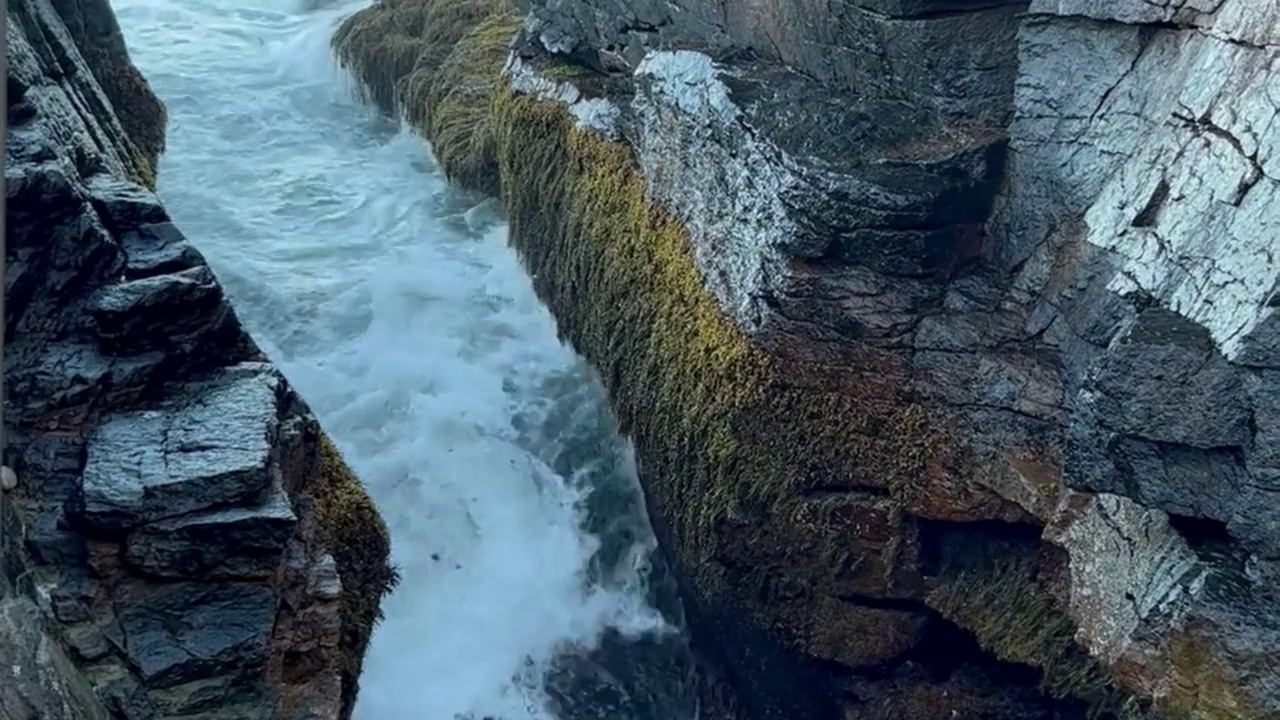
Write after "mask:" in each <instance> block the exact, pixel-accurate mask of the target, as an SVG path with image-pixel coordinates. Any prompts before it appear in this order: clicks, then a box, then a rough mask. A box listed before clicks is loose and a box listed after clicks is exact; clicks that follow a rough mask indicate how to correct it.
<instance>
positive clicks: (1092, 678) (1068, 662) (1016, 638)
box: [928, 560, 1144, 720]
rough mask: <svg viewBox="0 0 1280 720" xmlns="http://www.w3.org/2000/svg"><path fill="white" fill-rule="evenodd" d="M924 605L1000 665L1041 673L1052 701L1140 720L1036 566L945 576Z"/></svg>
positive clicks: (1022, 563)
mask: <svg viewBox="0 0 1280 720" xmlns="http://www.w3.org/2000/svg"><path fill="white" fill-rule="evenodd" d="M928 603H929V605H930V606H932V607H933V608H934V609H935V610H936V611H937V612H938V613H939V614H940V615H942V617H944V618H946V619H947V620H949V621H951V622H953V623H955V624H956V625H959V626H960V627H962V628H964V629H966V630H968V631H969V632H970V633H972V634H973V636H974V638H975V639H976V640H977V641H978V644H979V645H980V646H982V647H983V648H984V649H985V650H986V651H987V652H990V653H991V654H992V655H994V656H995V657H997V658H999V659H1000V660H1004V661H1006V662H1011V663H1018V664H1021V665H1029V666H1031V667H1034V668H1037V669H1038V670H1040V673H1041V688H1042V689H1043V690H1044V692H1045V693H1046V694H1047V695H1049V696H1050V697H1054V698H1058V699H1079V700H1083V701H1084V702H1085V703H1087V704H1088V707H1089V717H1090V718H1112V719H1114V720H1138V719H1139V718H1142V717H1144V715H1143V714H1142V712H1141V711H1140V709H1139V706H1138V703H1137V701H1136V700H1134V699H1133V698H1132V697H1131V696H1130V695H1129V694H1128V693H1126V692H1125V691H1123V690H1122V689H1120V688H1118V687H1117V686H1116V685H1115V683H1114V682H1113V680H1112V679H1111V677H1110V675H1109V674H1108V673H1107V671H1106V670H1105V669H1104V668H1103V667H1102V666H1101V665H1099V664H1098V662H1097V661H1096V660H1094V659H1093V658H1091V657H1090V656H1089V654H1088V653H1087V652H1086V651H1085V650H1084V649H1083V648H1081V647H1080V646H1079V645H1078V644H1077V643H1076V642H1075V632H1076V625H1075V623H1074V622H1073V621H1072V620H1071V618H1069V617H1068V616H1067V615H1066V613H1065V612H1063V610H1062V609H1061V608H1060V607H1059V605H1058V601H1057V600H1056V599H1055V598H1054V597H1053V596H1052V595H1051V594H1050V593H1049V591H1048V590H1047V589H1046V588H1045V587H1044V586H1043V585H1042V584H1041V583H1040V582H1039V580H1038V579H1037V571H1036V567H1035V564H1034V563H1033V562H1031V561H1026V560H1003V561H997V562H990V563H982V564H981V565H979V566H977V567H971V568H965V569H964V570H962V571H959V572H955V573H948V574H946V575H944V579H943V582H942V583H941V584H940V585H939V586H938V587H937V588H936V589H935V590H933V591H932V592H931V593H929V596H928Z"/></svg>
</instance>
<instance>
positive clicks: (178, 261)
mask: <svg viewBox="0 0 1280 720" xmlns="http://www.w3.org/2000/svg"><path fill="white" fill-rule="evenodd" d="M120 246H121V248H122V249H123V250H124V254H125V273H126V276H127V277H129V278H131V279H137V278H144V277H151V276H153V275H163V274H166V273H176V272H181V271H183V270H187V269H190V268H194V267H197V266H202V265H204V264H205V263H204V256H203V255H201V254H200V251H199V250H196V249H195V247H193V246H192V245H191V243H189V242H187V238H186V236H184V235H183V234H182V232H181V231H180V230H178V228H177V227H175V226H174V225H173V223H160V224H156V225H143V226H141V227H139V228H138V229H137V230H134V231H131V232H128V233H125V234H124V235H122V236H121V238H120Z"/></svg>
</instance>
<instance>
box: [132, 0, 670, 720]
mask: <svg viewBox="0 0 1280 720" xmlns="http://www.w3.org/2000/svg"><path fill="white" fill-rule="evenodd" d="M114 5H115V8H116V11H117V13H118V15H119V17H120V22H121V25H122V27H123V28H124V31H125V33H126V37H127V40H128V42H129V46H130V50H131V52H132V53H133V55H134V58H135V61H136V62H137V63H138V65H139V66H140V67H141V69H142V71H143V72H144V73H145V74H146V75H147V77H148V78H149V79H150V81H151V83H152V85H153V87H155V88H156V90H157V92H158V93H159V94H160V95H161V96H162V98H164V100H165V101H166V103H167V104H168V107H169V112H170V117H171V123H170V134H169V143H168V146H169V149H168V151H167V153H166V155H165V156H164V158H163V160H162V163H161V168H160V192H161V195H162V196H163V198H164V200H165V201H166V204H167V206H168V208H169V210H170V212H171V213H172V214H173V216H174V218H175V220H176V222H178V223H179V224H180V225H182V226H183V228H184V229H185V230H186V231H187V233H188V234H189V235H190V237H191V238H192V240H193V241H194V242H195V243H196V245H197V246H198V247H199V248H200V249H201V250H202V251H203V252H204V253H205V254H206V256H207V257H208V259H209V261H210V264H211V265H212V266H213V268H214V270H215V271H216V272H217V273H218V275H219V276H220V277H221V278H222V280H223V282H224V284H225V285H226V287H227V289H228V292H229V294H230V295H231V296H232V298H233V300H234V301H235V304H236V306H237V308H238V311H239V312H240V314H241V316H242V318H243V319H244V321H245V323H246V324H247V325H248V326H249V328H250V330H251V331H252V332H253V333H254V335H255V336H256V337H257V338H258V340H259V341H260V343H261V344H262V345H263V347H264V349H265V350H266V351H267V352H268V353H269V354H270V355H271V356H272V357H273V358H274V359H275V360H276V361H277V362H278V363H280V364H281V366H282V369H283V370H284V372H285V374H286V375H287V376H288V377H289V378H290V379H291V381H292V382H293V383H294V384H295V385H296V386H297V387H298V388H299V390H300V391H301V392H302V394H303V396H304V397H306V398H307V399H308V401H309V402H310V403H311V404H312V406H313V408H314V409H315V410H316V412H317V414H318V415H319V417H320V418H321V421H322V423H323V425H324V426H325V427H326V428H327V429H328V431H329V432H330V433H331V435H332V436H333V438H334V439H335V441H336V442H337V444H338V445H339V446H340V447H341V448H342V450H343V451H344V452H345V453H346V455H347V457H348V459H349V460H350V461H351V463H352V464H353V465H354V467H355V468H356V470H357V471H358V472H359V474H360V475H361V477H363V478H364V479H365V480H366V482H367V483H368V485H369V489H370V491H371V493H372V494H373V496H374V498H375V500H376V501H377V503H378V505H379V507H380V508H381V510H382V512H383V515H384V516H385V518H386V519H387V522H388V524H389V526H390V528H391V531H392V538H393V555H394V561H395V562H396V563H397V564H398V565H400V567H401V568H402V571H403V581H402V583H401V585H400V587H399V589H398V590H397V592H396V593H395V594H394V595H393V596H392V597H390V598H389V599H388V600H387V602H386V605H385V611H386V621H385V622H384V623H383V625H382V626H381V627H380V628H379V629H378V631H377V633H376V635H375V637H374V640H373V643H372V647H371V649H370V652H369V656H368V659H367V663H366V668H365V674H364V677H363V679H362V691H361V696H360V700H359V703H358V707H357V712H356V715H357V718H358V719H365V720H402V719H403V720H411V719H416V718H427V719H429V720H445V719H447V718H452V717H458V716H464V717H486V716H497V717H503V718H507V719H508V720H522V719H528V720H535V719H537V720H541V719H542V718H547V717H549V711H548V709H547V708H548V696H547V693H546V689H545V685H546V683H545V682H544V681H545V679H546V678H547V677H548V673H550V672H552V671H553V668H554V667H555V666H556V658H557V657H558V656H560V655H561V654H562V653H563V652H565V651H566V650H568V649H574V648H576V649H577V650H578V653H579V655H581V654H582V653H583V652H586V651H589V650H591V649H593V648H595V647H597V646H598V643H599V642H600V640H601V637H602V634H604V633H606V632H609V633H614V634H619V635H621V636H623V637H638V636H643V635H645V634H652V633H655V632H656V633H661V632H663V631H664V628H666V627H667V626H666V624H665V622H664V621H663V619H662V617H661V616H660V615H659V614H658V613H657V612H656V611H654V610H653V609H652V608H651V607H650V606H649V605H648V604H647V603H646V599H645V598H646V593H647V591H648V588H647V587H646V584H645V576H646V573H647V568H648V562H649V559H648V558H649V554H650V553H651V551H652V549H653V540H652V536H651V533H649V531H648V528H647V524H646V520H645V519H644V515H643V506H642V504H641V503H640V501H639V498H638V496H637V493H636V490H635V486H634V464H633V462H632V460H631V455H630V450H629V447H628V445H627V444H626V443H625V442H623V441H622V440H620V439H619V438H618V436H617V434H616V432H615V430H614V428H613V426H612V420H611V418H610V416H609V413H608V412H607V408H606V407H605V404H604V402H605V401H604V398H603V396H602V393H601V392H600V390H599V387H598V385H597V384H596V383H595V382H594V380H593V379H592V377H591V375H590V373H589V372H588V371H587V370H586V369H585V368H584V367H583V366H582V365H581V363H580V361H579V360H578V359H577V358H576V357H575V356H574V355H573V354H572V353H571V352H570V351H569V350H567V349H566V348H564V347H563V346H562V345H561V344H560V343H559V342H558V341H557V339H556V333H555V327H554V322H553V320H552V318H551V317H550V315H549V314H548V312H547V311H546V309H545V308H544V307H543V306H542V305H541V304H540V303H539V302H538V301H537V299H536V297H535V296H534V293H533V290H532V287H531V284H530V281H529V279H528V277H527V276H526V275H525V273H524V272H523V271H522V270H521V268H520V265H519V262H518V261H517V259H516V257H515V255H514V254H513V253H512V251H511V250H510V249H509V248H508V247H507V244H506V239H505V233H506V228H505V226H504V225H502V224H501V222H500V219H499V218H498V217H497V216H496V214H495V212H494V209H493V207H492V205H491V204H486V203H479V202H478V201H477V198H475V197H474V196H471V195H469V194H467V193H462V192H460V191H458V190H456V189H453V188H450V187H449V186H448V185H447V184H446V183H445V182H444V181H443V179H442V178H441V176H440V174H439V173H438V171H437V169H436V166H435V163H434V160H433V159H432V158H431V156H430V153H429V151H428V150H427V149H426V147H425V146H424V144H423V143H422V142H421V140H420V139H418V138H415V137H413V136H412V135H411V134H409V133H407V132H405V131H404V129H403V128H397V127H395V126H394V124H391V123H388V122H387V121H386V120H384V119H381V118H378V117H376V116H374V115H372V114H371V113H370V111H369V110H367V109H366V108H364V107H362V106H360V105H359V104H357V103H356V102H354V101H353V100H352V99H351V98H352V94H351V92H350V87H349V86H348V85H347V84H346V82H347V81H346V80H345V79H344V77H343V76H342V74H341V73H339V72H338V71H337V69H336V68H335V66H334V63H333V61H332V59H331V56H330V52H329V45H328V44H329V37H330V35H331V33H332V30H333V27H334V25H335V23H336V22H337V21H338V20H339V18H341V17H342V16H344V15H345V14H347V13H349V12H351V11H352V9H353V8H352V5H351V3H316V2H311V3H309V6H307V7H303V6H302V5H300V4H295V3H293V2H290V3H288V4H283V3H281V4H278V6H273V5H267V6H263V5H260V4H258V3H255V2H253V0H227V1H225V2H214V1H213V0H116V1H115V3H114ZM589 493H590V496H588V494H589ZM588 511H589V512H588ZM584 528H590V529H591V530H592V531H594V532H587V531H586V530H584Z"/></svg>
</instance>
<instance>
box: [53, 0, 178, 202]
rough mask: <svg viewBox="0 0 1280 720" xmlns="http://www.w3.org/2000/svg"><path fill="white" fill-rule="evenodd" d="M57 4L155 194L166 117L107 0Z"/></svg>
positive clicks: (137, 169) (57, 0)
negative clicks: (133, 59) (135, 61)
mask: <svg viewBox="0 0 1280 720" xmlns="http://www.w3.org/2000/svg"><path fill="white" fill-rule="evenodd" d="M53 6H54V8H55V9H56V10H57V12H58V15H59V16H61V17H62V21H63V23H64V24H65V25H66V26H67V30H68V31H70V33H71V37H72V39H73V40H74V41H75V44H76V47H77V48H78V49H79V50H80V55H81V56H83V57H84V61H85V64H87V65H88V66H89V69H90V70H91V71H92V72H93V75H94V77H95V78H96V79H97V80H98V84H99V85H100V86H101V87H102V91H103V93H105V94H106V96H107V99H108V100H109V101H110V102H111V107H112V109H113V110H114V111H115V114H116V117H117V118H118V119H119V120H120V124H121V126H123V127H124V131H125V133H126V134H127V135H128V136H129V137H128V138H127V140H128V145H129V146H130V149H131V152H130V155H131V156H132V157H131V158H130V160H131V161H132V165H133V168H132V169H133V177H134V179H135V180H137V181H138V182H140V183H142V184H143V185H146V186H147V187H149V188H151V189H153V190H154V189H155V186H156V165H157V163H158V162H159V160H160V154H161V153H162V152H164V146H165V131H166V129H167V125H168V113H167V112H166V110H165V107H164V103H162V102H161V101H160V98H158V97H156V94H155V93H154V92H153V91H152V90H151V85H150V84H149V83H148V82H147V80H146V78H144V77H143V76H142V73H141V72H139V70H138V68H137V67H136V66H135V65H134V64H133V61H132V60H131V59H130V58H129V51H128V48H126V46H125V42H124V35H123V33H121V32H120V25H119V23H118V22H117V21H116V16H115V12H114V11H113V10H112V9H111V4H110V3H109V2H108V0H54V2H53Z"/></svg>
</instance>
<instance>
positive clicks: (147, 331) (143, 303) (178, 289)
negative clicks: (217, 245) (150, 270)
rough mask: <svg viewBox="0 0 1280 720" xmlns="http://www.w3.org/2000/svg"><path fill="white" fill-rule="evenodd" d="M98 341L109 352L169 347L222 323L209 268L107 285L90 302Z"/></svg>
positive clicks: (220, 301) (222, 313) (225, 312)
mask: <svg viewBox="0 0 1280 720" xmlns="http://www.w3.org/2000/svg"><path fill="white" fill-rule="evenodd" d="M89 311H90V312H91V313H92V316H93V320H94V323H95V324H96V329H97V333H98V338H99V341H100V342H101V343H102V346H103V347H104V348H106V349H107V351H108V352H111V353H113V354H124V353H137V352H146V351H149V350H157V349H164V348H169V347H173V346H174V345H178V344H181V343H183V342H185V341H187V340H189V339H190V338H191V337H192V336H198V335H201V334H206V333H210V332H211V331H212V329H214V328H217V327H218V326H220V325H221V324H223V323H225V322H226V318H227V315H228V313H229V312H230V309H229V307H228V306H227V305H226V304H225V303H224V302H223V296H222V287H221V286H220V285H218V283H217V280H216V279H215V278H214V276H213V271H211V270H210V269H209V268H208V266H205V265H202V266H199V267H194V268H190V269H188V270H182V271H179V272H176V273H172V274H167V275H156V276H151V277H145V278H141V279H137V280H130V281H126V282H122V283H120V284H118V285H111V286H108V287H105V288H103V289H102V291H100V292H99V293H98V295H97V296H96V297H95V298H94V299H93V303H92V305H91V307H90V310H89Z"/></svg>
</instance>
